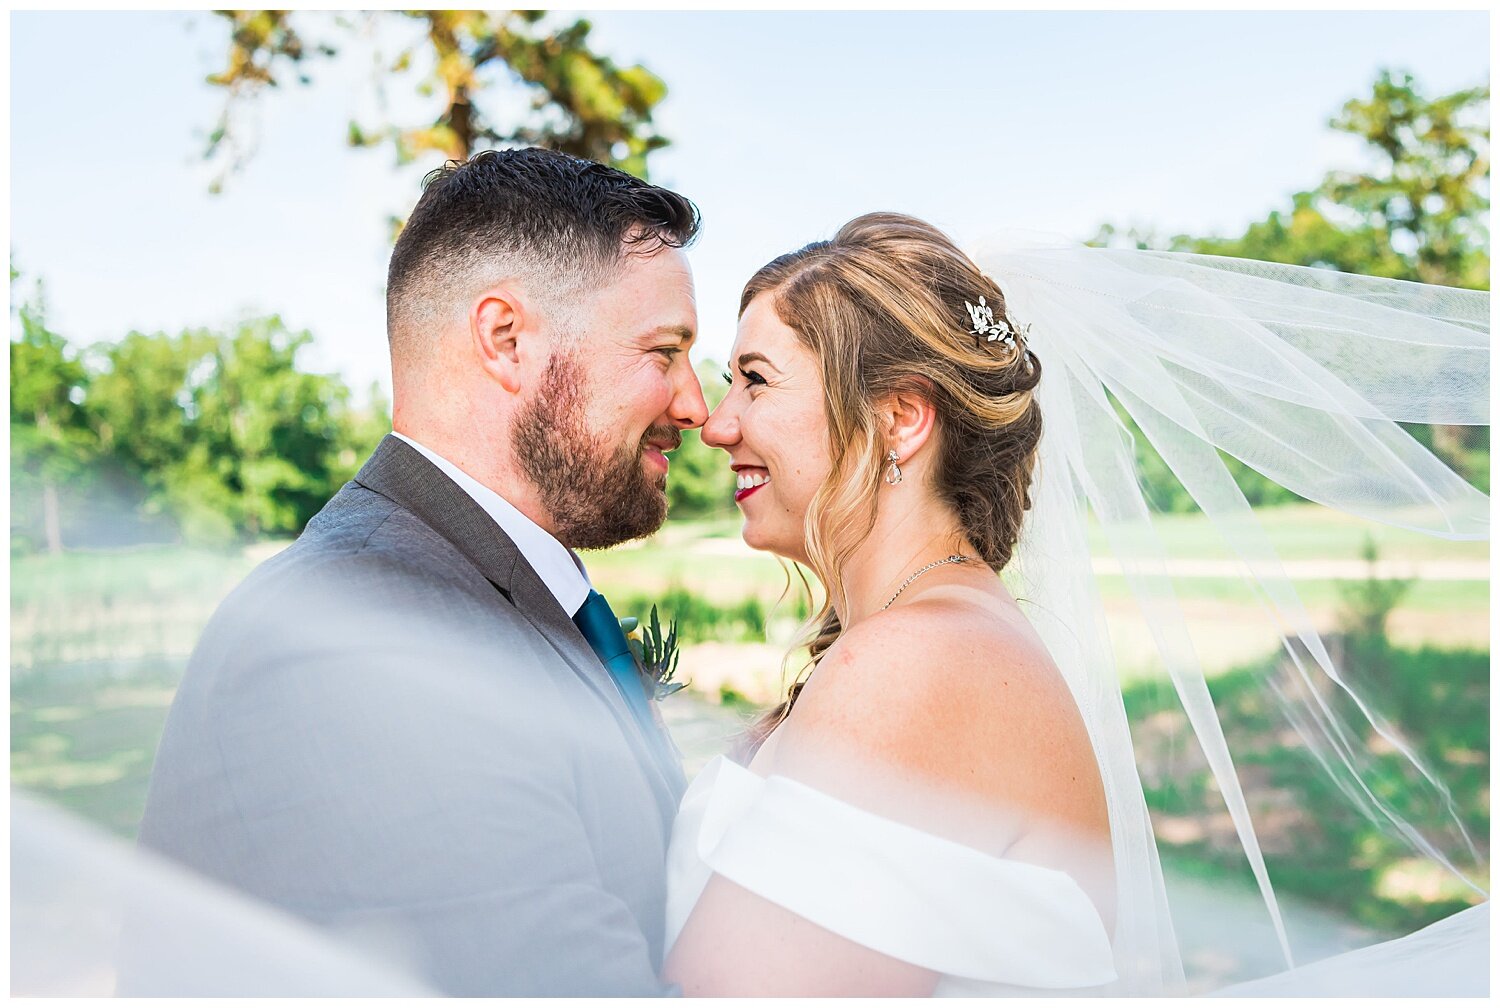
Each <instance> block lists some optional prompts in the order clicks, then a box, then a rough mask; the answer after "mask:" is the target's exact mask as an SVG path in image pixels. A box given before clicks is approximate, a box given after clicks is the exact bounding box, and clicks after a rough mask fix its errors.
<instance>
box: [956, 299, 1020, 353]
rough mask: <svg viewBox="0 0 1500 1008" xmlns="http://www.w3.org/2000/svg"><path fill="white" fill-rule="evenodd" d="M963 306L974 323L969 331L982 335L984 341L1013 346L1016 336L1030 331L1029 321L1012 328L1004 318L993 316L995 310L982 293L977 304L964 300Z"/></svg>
mask: <svg viewBox="0 0 1500 1008" xmlns="http://www.w3.org/2000/svg"><path fill="white" fill-rule="evenodd" d="M964 307H965V308H967V309H969V319H970V320H971V321H972V322H973V323H974V328H972V329H970V330H969V332H970V333H972V334H973V335H975V336H983V337H984V340H985V342H986V343H994V342H996V341H999V342H1001V343H1004V344H1005V345H1006V346H1007V347H1011V348H1014V347H1015V345H1016V337H1017V336H1022V337H1024V336H1026V335H1028V334H1029V333H1030V332H1031V325H1030V323H1028V324H1026V325H1023V326H1021V327H1020V328H1019V330H1017V329H1012V328H1011V325H1010V323H1009V322H1007V321H1006V320H1005V319H1003V318H1001V319H997V318H995V310H994V309H993V308H991V307H990V306H989V305H988V304H986V303H985V300H984V295H983V294H981V295H979V303H978V304H977V305H972V304H969V302H967V301H965V302H964Z"/></svg>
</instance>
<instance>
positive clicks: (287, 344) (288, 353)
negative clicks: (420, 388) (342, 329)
mask: <svg viewBox="0 0 1500 1008" xmlns="http://www.w3.org/2000/svg"><path fill="white" fill-rule="evenodd" d="M311 339H312V337H311V336H310V335H309V334H308V333H306V332H295V333H294V332H291V331H290V330H288V329H287V328H286V327H285V326H284V325H283V324H282V322H281V320H280V319H279V318H276V317H271V318H264V319H255V320H251V321H248V322H244V323H242V324H241V325H240V326H239V327H238V328H237V329H236V330H235V331H234V332H233V333H230V334H227V335H226V334H218V333H212V332H208V331H206V330H193V331H189V332H184V333H181V334H179V335H177V336H168V335H166V334H165V333H156V334H154V335H144V334H141V333H131V334H129V335H128V336H126V337H125V339H123V340H120V341H119V342H118V343H114V344H111V345H108V346H105V347H102V348H100V354H101V356H102V358H103V367H102V369H101V370H100V373H99V374H97V375H96V376H95V377H94V378H93V380H92V382H91V386H90V394H89V397H88V400H87V405H88V412H89V416H90V419H91V422H92V423H93V424H94V425H95V429H96V430H97V432H98V436H99V440H100V443H101V445H103V446H104V447H105V449H106V450H107V451H109V452H111V453H112V456H113V457H115V458H117V459H119V460H120V461H121V462H122V463H123V464H124V465H125V467H126V468H127V469H128V470H129V471H130V472H132V473H133V474H135V475H136V476H137V478H139V479H140V480H141V482H142V484H143V485H144V486H145V488H146V501H145V508H146V510H147V512H148V513H149V514H157V515H169V516H171V518H172V519H173V520H174V521H175V523H176V524H177V525H178V527H179V528H180V529H181V530H182V534H183V535H184V536H185V537H186V538H187V539H189V540H192V541H196V542H206V543H223V542H228V541H231V540H234V539H255V538H258V537H260V536H264V535H280V534H294V533H296V532H298V531H300V530H301V528H302V526H303V525H305V524H306V523H307V521H308V519H310V518H311V517H312V516H313V515H314V514H315V513H317V510H318V509H319V508H320V507H321V506H322V505H323V503H324V502H325V501H326V500H327V499H328V497H330V496H331V495H332V494H333V493H335V492H336V491H337V490H338V487H339V486H340V485H341V484H342V483H343V482H344V481H345V480H346V479H347V478H348V477H349V476H350V475H352V472H353V466H354V465H355V464H357V460H358V459H361V458H363V457H364V455H365V454H367V453H368V451H369V450H370V449H371V448H373V443H374V441H375V440H378V434H374V433H372V432H373V431H374V430H375V428H377V427H378V428H379V430H380V432H381V433H383V432H384V431H385V430H388V429H389V419H388V410H387V409H386V408H385V407H384V405H383V403H382V402H380V401H379V400H376V401H374V402H373V404H372V408H371V409H370V410H369V411H367V412H366V413H364V414H361V413H357V412H355V411H354V410H352V409H351V408H350V405H349V390H348V389H347V388H346V387H345V386H344V384H343V382H341V381H340V380H338V379H337V378H335V377H332V376H328V375H316V374H306V373H304V372H301V371H299V370H298V369H297V366H296V358H297V354H298V352H299V351H300V350H301V349H302V348H303V347H304V346H306V345H307V344H308V343H309V342H310V341H311Z"/></svg>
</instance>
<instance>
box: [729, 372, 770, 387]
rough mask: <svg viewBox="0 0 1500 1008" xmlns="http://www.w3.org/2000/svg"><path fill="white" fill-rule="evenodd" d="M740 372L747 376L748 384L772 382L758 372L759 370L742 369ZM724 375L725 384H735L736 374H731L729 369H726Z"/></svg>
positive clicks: (746, 382)
mask: <svg viewBox="0 0 1500 1008" xmlns="http://www.w3.org/2000/svg"><path fill="white" fill-rule="evenodd" d="M740 374H741V375H743V376H744V377H745V384H746V385H769V384H771V383H770V382H768V381H766V380H765V378H763V377H762V376H761V374H760V372H758V371H743V370H742V371H740ZM722 377H723V379H724V384H725V385H733V384H734V376H733V375H731V374H730V373H729V372H728V371H725V372H724V374H723V375H722Z"/></svg>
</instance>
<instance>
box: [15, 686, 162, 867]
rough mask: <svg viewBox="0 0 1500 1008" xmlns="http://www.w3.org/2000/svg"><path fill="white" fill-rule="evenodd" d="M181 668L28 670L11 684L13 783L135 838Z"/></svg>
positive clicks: (124, 835) (121, 833)
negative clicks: (124, 674) (105, 673)
mask: <svg viewBox="0 0 1500 1008" xmlns="http://www.w3.org/2000/svg"><path fill="white" fill-rule="evenodd" d="M180 674H181V672H180V669H178V668H176V667H173V666H171V665H167V664H161V665H158V666H157V667H156V668H155V669H154V670H138V671H137V672H136V673H135V674H134V675H132V676H131V677H130V678H129V679H127V680H120V681H111V680H109V679H102V680H101V679H99V678H98V677H89V676H81V675H76V674H75V675H71V676H69V675H52V676H33V677H28V678H26V679H22V680H19V681H17V680H13V681H12V683H11V701H10V771H11V785H12V786H13V787H19V788H25V789H27V790H30V791H35V792H38V793H41V794H44V795H46V796H47V797H48V798H50V799H52V800H53V801H56V802H58V803H59V804H61V805H63V806H64V807H66V808H69V809H71V810H72V811H74V812H76V813H78V814H79V815H81V816H83V817H85V818H87V819H90V820H92V821H94V822H95V823H98V824H100V825H102V826H104V827H106V828H107V829H109V830H111V831H112V832H114V833H117V834H119V835H120V836H122V837H126V838H134V836H135V834H136V829H137V827H138V826H139V824H140V818H141V811H142V810H143V809H144V808H145V803H146V786H147V782H148V781H149V779H150V774H151V761H152V758H153V756H154V754H155V752H156V744H157V742H158V740H159V739H160V738H161V732H162V728H163V726H164V725H165V723H166V717H167V709H168V707H169V705H170V704H171V702H172V692H173V689H174V688H175V685H176V682H177V679H178V677H179V676H180Z"/></svg>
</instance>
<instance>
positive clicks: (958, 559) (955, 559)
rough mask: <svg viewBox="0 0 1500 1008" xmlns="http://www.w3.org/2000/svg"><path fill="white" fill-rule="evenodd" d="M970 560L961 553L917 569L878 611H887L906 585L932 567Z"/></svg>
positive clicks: (970, 558)
mask: <svg viewBox="0 0 1500 1008" xmlns="http://www.w3.org/2000/svg"><path fill="white" fill-rule="evenodd" d="M972 559H974V558H973V557H966V556H964V555H963V554H961V553H955V554H953V555H952V556H947V557H943V559H941V560H934V561H932V563H930V564H928V565H927V566H926V567H921V568H918V569H917V571H916V572H915V573H913V574H912V576H911V577H909V578H907V579H906V580H905V581H902V582H901V587H900V588H897V589H896V594H895V595H892V596H891V598H890V601H889V602H886V604H885V605H883V606H881V607H880V611H881V612H885V611H886V610H887V609H889V608H890V607H891V602H894V601H896V599H897V598H898V597H900V595H901V593H902V592H904V591H906V586H907V585H909V584H911V583H912V582H913V581H915V580H916V579H917V578H919V577H921V576H922V575H923V574H926V573H927V572H928V571H930V570H932V569H933V568H934V567H941V566H943V564H951V563H963V562H964V561H965V560H972Z"/></svg>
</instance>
